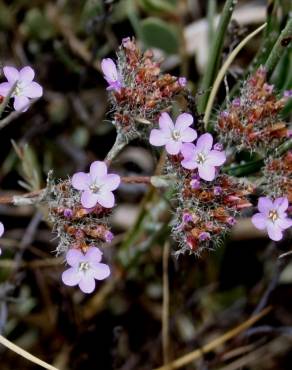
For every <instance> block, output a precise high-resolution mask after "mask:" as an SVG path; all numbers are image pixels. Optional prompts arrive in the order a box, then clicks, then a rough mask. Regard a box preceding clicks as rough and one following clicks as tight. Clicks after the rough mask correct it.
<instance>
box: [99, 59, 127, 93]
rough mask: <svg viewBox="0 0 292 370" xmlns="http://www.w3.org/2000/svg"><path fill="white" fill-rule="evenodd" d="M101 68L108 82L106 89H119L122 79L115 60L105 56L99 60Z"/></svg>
mask: <svg viewBox="0 0 292 370" xmlns="http://www.w3.org/2000/svg"><path fill="white" fill-rule="evenodd" d="M101 69H102V72H103V74H104V78H105V80H106V82H107V83H108V87H107V90H114V91H120V90H121V87H122V80H121V77H120V75H119V72H118V70H117V66H116V64H115V62H114V61H113V60H112V59H111V58H105V59H103V60H102V61H101Z"/></svg>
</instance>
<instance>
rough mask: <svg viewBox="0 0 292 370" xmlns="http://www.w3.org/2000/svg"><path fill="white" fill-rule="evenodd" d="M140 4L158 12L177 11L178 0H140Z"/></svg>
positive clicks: (150, 10) (147, 9)
mask: <svg viewBox="0 0 292 370" xmlns="http://www.w3.org/2000/svg"><path fill="white" fill-rule="evenodd" d="M138 3H139V5H140V6H141V7H142V8H143V9H144V10H145V11H147V12H150V13H151V12H155V13H158V14H161V13H162V14H163V13H171V14H173V13H175V11H176V6H175V5H176V1H169V0H138Z"/></svg>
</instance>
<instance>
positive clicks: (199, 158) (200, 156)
mask: <svg viewBox="0 0 292 370" xmlns="http://www.w3.org/2000/svg"><path fill="white" fill-rule="evenodd" d="M206 159H207V157H206V155H205V154H204V153H198V155H197V163H199V164H203V163H204V162H205V160H206Z"/></svg>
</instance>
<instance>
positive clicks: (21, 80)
mask: <svg viewBox="0 0 292 370" xmlns="http://www.w3.org/2000/svg"><path fill="white" fill-rule="evenodd" d="M3 73H4V75H5V77H6V78H7V81H8V82H3V83H1V84H0V95H2V96H4V97H6V96H8V95H9V93H11V90H12V89H13V88H14V91H13V92H12V94H11V97H12V98H14V104H13V106H14V109H15V110H16V111H19V112H26V111H27V110H28V108H29V99H36V98H40V97H41V96H42V95H43V88H42V87H41V85H39V84H38V83H37V82H35V81H33V79H34V76H35V72H34V70H33V69H32V68H31V67H28V66H27V67H23V68H22V69H21V70H20V71H18V70H17V69H16V68H14V67H4V68H3Z"/></svg>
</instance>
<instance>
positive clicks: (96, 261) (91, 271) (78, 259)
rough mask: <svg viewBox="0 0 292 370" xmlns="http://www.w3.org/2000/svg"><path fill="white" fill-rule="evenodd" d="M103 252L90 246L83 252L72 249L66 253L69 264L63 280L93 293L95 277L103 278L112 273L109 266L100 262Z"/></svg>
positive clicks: (85, 291) (67, 283)
mask: <svg viewBox="0 0 292 370" xmlns="http://www.w3.org/2000/svg"><path fill="white" fill-rule="evenodd" d="M101 256H102V252H101V251H100V250H99V249H98V248H96V247H90V248H88V250H87V252H86V253H85V254H83V253H82V252H81V251H80V250H78V249H70V250H69V251H68V252H67V254H66V260H67V263H68V264H69V266H71V267H70V268H69V269H68V270H66V271H64V272H63V274H62V281H63V283H64V284H66V285H69V286H75V285H79V288H80V289H81V290H82V292H83V293H92V292H93V291H94V289H95V279H96V280H103V279H106V278H107V277H108V276H109V275H110V269H109V266H108V265H106V264H105V263H100V261H101Z"/></svg>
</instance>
